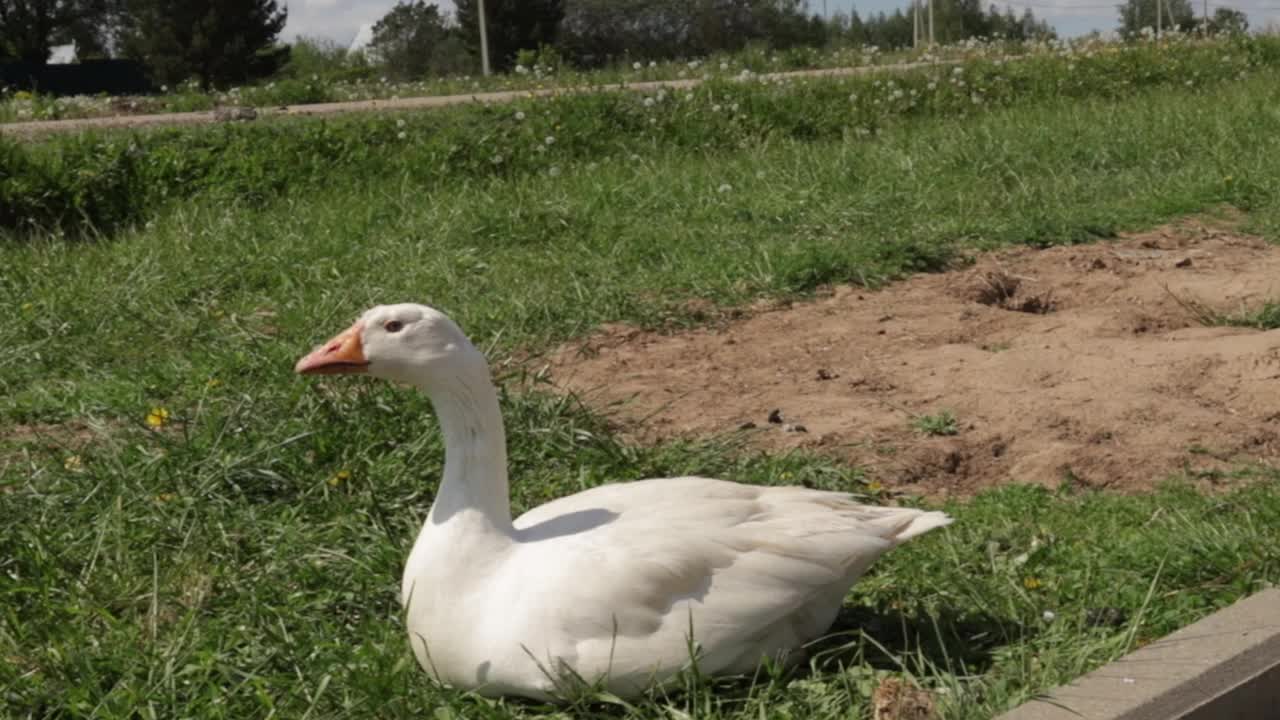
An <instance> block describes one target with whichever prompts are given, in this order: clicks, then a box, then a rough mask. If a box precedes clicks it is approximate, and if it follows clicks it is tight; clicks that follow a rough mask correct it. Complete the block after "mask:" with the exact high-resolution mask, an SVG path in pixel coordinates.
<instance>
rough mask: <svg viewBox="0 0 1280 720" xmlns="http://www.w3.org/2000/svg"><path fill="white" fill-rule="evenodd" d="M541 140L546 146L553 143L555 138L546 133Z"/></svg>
mask: <svg viewBox="0 0 1280 720" xmlns="http://www.w3.org/2000/svg"><path fill="white" fill-rule="evenodd" d="M542 142H544V143H546V144H547V145H548V146H551V145H555V144H556V138H555V136H554V135H548V136H547V137H546V138H545V139H543V141H542Z"/></svg>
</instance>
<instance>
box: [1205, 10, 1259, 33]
mask: <svg viewBox="0 0 1280 720" xmlns="http://www.w3.org/2000/svg"><path fill="white" fill-rule="evenodd" d="M1248 30H1249V17H1248V16H1247V15H1245V14H1244V13H1243V12H1241V11H1239V10H1237V9H1235V8H1229V7H1220V8H1218V9H1216V10H1214V11H1213V17H1212V18H1210V19H1209V32H1211V33H1214V34H1215V35H1216V34H1219V33H1222V34H1227V35H1243V34H1244V33H1245V32H1247V31H1248Z"/></svg>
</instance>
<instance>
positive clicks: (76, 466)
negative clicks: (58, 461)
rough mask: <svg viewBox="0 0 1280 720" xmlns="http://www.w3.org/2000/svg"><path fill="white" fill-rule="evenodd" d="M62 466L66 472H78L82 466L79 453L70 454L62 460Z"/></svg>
mask: <svg viewBox="0 0 1280 720" xmlns="http://www.w3.org/2000/svg"><path fill="white" fill-rule="evenodd" d="M62 467H64V468H66V469H67V471H68V472H80V470H81V469H82V468H83V467H84V463H83V462H82V461H81V460H80V456H79V455H71V456H69V457H68V458H67V459H66V460H63V461H62Z"/></svg>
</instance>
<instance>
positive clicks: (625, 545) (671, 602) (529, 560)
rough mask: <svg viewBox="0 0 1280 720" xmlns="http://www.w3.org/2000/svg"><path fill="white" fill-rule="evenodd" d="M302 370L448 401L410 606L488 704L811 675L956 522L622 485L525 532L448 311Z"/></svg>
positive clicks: (897, 511) (689, 485)
mask: <svg viewBox="0 0 1280 720" xmlns="http://www.w3.org/2000/svg"><path fill="white" fill-rule="evenodd" d="M297 370H298V372H302V373H307V374H329V373H339V372H342V373H368V374H372V375H375V376H379V377H383V378H386V379H390V380H395V381H399V382H408V383H412V384H414V385H416V386H417V387H419V388H420V389H421V390H422V391H423V392H425V393H426V394H427V395H428V396H429V397H430V399H431V402H432V405H433V407H434V408H435V411H436V414H437V415H438V417H439V422H440V427H441V430H442V432H443V433H444V436H445V468H444V478H443V480H442V482H441V485H440V489H439V491H438V493H437V495H436V499H435V502H434V504H433V505H432V508H431V511H430V513H429V515H428V517H427V519H426V521H425V523H424V524H423V527H422V530H421V532H420V533H419V535H418V538H417V540H416V541H415V543H414V546H413V550H412V551H411V552H410V554H409V558H408V561H407V562H406V565H405V571H404V577H403V582H402V587H401V601H402V603H403V604H404V607H405V610H406V614H407V627H408V631H409V639H410V644H411V646H412V648H413V651H414V654H415V656H416V657H417V659H418V662H419V663H420V664H421V665H422V667H423V668H424V669H426V670H427V672H428V673H430V674H432V675H433V676H435V677H436V678H437V679H438V680H440V681H442V682H445V683H447V684H449V685H453V686H455V687H459V688H463V689H468V690H474V691H476V692H478V693H480V694H483V695H489V696H498V695H522V696H526V697H532V698H538V699H548V698H554V697H556V696H559V695H561V694H563V693H565V692H566V691H568V690H569V689H570V688H571V687H573V686H574V685H576V684H578V683H581V682H585V683H588V684H593V685H594V684H599V685H601V686H603V687H604V689H606V690H608V691H610V692H613V693H615V694H617V695H620V696H623V697H626V696H632V695H635V694H637V693H639V692H642V691H643V690H644V689H645V688H647V687H649V686H651V685H653V684H661V683H662V682H663V681H666V680H669V679H670V678H672V677H673V676H674V675H675V674H677V673H679V672H680V671H681V670H683V669H684V668H686V667H688V666H689V664H690V662H691V657H692V658H696V663H697V668H698V671H699V672H701V673H704V674H740V673H750V672H752V671H753V670H754V669H755V668H756V667H757V666H758V665H759V663H760V661H761V660H762V659H763V658H765V657H771V658H774V659H778V660H783V661H786V660H787V659H788V658H790V659H792V660H794V659H795V658H796V657H797V656H798V655H799V652H798V651H800V650H801V649H802V646H803V645H804V644H805V643H807V642H809V641H812V640H814V639H816V638H818V637H820V636H821V635H822V634H823V633H824V632H826V630H827V629H828V628H829V627H830V625H831V623H832V621H833V620H834V619H835V615H836V612H837V611H838V610H839V608H840V606H841V603H842V601H843V599H844V596H845V594H846V593H847V591H848V589H849V587H850V586H851V585H852V584H853V583H854V582H855V581H856V580H857V579H858V578H859V577H860V576H861V575H862V574H863V573H864V572H866V570H867V569H868V568H869V567H870V565H871V564H872V562H874V561H875V559H876V558H878V557H879V556H880V555H882V554H883V553H885V552H886V551H888V550H889V549H891V548H893V547H894V546H896V545H898V544H899V543H902V542H903V541H905V540H908V539H910V538H912V537H915V536H917V535H920V534H922V533H924V532H927V531H929V530H931V529H934V528H937V527H941V526H943V525H946V524H948V523H950V522H951V519H950V518H949V517H947V516H946V515H945V514H943V513H940V512H926V511H921V510H915V509H909V508H887V507H876V506H867V505H860V504H858V503H856V502H854V501H853V500H852V499H851V498H850V497H849V496H847V495H845V494H843V493H834V492H824V491H818V490H810V489H806V488H801V487H759V486H752V485H743V484H740V483H734V482H729V481H725V480H715V479H710V478H702V477H677V478H662V479H652V480H642V481H637V482H630V483H619V484H610V485H603V486H599V487H595V488H591V489H588V490H585V491H583V492H579V493H577V494H574V495H570V496H568V497H563V498H560V499H557V500H554V501H552V502H549V503H547V504H545V505H542V506H540V507H537V508H534V509H533V510H530V511H529V512H527V513H525V514H524V515H522V516H520V517H518V518H516V519H515V520H512V519H511V515H510V506H509V497H508V488H507V463H506V443H505V437H504V433H503V425H502V418H501V415H500V413H499V409H498V400H497V393H496V391H495V390H494V387H493V385H492V382H491V380H490V379H489V370H488V365H487V363H486V362H485V360H484V357H483V356H482V355H481V353H480V352H479V351H477V350H476V349H475V347H474V346H473V345H472V344H471V343H470V342H469V341H468V340H467V338H466V337H465V336H464V335H463V333H462V331H461V330H460V329H458V327H457V326H456V325H455V324H454V323H453V322H452V321H451V320H449V319H448V318H447V317H445V316H444V315H443V314H442V313H440V312H439V311H437V310H434V309H432V308H429V307H426V306H423V305H414V304H404V305H390V306H379V307H375V308H373V309H371V310H369V311H368V312H366V313H365V314H364V315H363V316H362V318H361V319H360V320H359V321H358V322H357V323H356V324H355V325H353V326H352V327H351V328H350V329H348V330H347V331H345V332H343V333H341V334H340V335H338V336H337V337H335V338H334V339H333V340H331V341H330V342H329V343H326V344H325V345H322V346H321V347H319V348H318V349H317V350H316V351H315V352H313V353H311V354H310V355H308V356H306V357H304V358H303V359H302V360H300V361H299V362H298V365H297Z"/></svg>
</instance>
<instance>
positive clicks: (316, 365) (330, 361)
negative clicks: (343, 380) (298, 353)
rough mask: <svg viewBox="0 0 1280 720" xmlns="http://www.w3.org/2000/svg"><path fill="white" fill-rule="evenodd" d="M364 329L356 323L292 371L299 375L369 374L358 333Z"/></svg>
mask: <svg viewBox="0 0 1280 720" xmlns="http://www.w3.org/2000/svg"><path fill="white" fill-rule="evenodd" d="M362 330H364V328H363V327H362V326H361V325H360V323H356V324H355V325H352V326H351V327H349V328H347V329H346V330H344V331H342V332H341V333H339V334H338V335H336V336H335V337H334V338H333V339H332V340H330V341H329V342H327V343H325V344H324V345H321V346H320V347H318V348H316V349H315V350H313V351H311V354H309V355H307V356H306V357H304V358H302V359H301V360H299V361H298V364H297V365H294V366H293V371H294V372H296V373H298V374H300V375H342V374H348V375H358V374H361V373H366V372H369V361H368V360H367V359H365V356H364V345H362V344H361V342H360V333H361V331H362Z"/></svg>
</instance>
